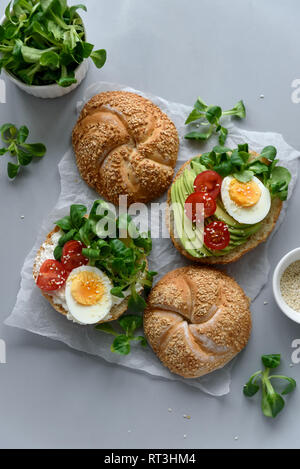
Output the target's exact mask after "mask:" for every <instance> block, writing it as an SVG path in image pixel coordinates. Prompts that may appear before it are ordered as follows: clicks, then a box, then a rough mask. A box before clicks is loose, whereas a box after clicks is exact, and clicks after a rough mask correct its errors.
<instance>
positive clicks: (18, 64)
mask: <svg viewBox="0 0 300 469" xmlns="http://www.w3.org/2000/svg"><path fill="white" fill-rule="evenodd" d="M78 9H81V10H84V11H87V8H86V6H85V5H76V6H71V7H69V6H68V5H67V1H66V0H15V1H14V2H13V4H12V2H10V3H9V4H8V5H7V7H6V10H5V16H6V19H5V22H4V24H3V25H2V26H0V55H1V59H0V71H1V69H2V67H4V68H5V70H7V71H8V72H10V73H11V74H13V75H14V76H15V77H17V78H19V79H20V80H21V81H22V82H24V83H26V84H28V85H48V84H53V83H57V84H58V85H60V86H62V87H67V86H70V85H72V84H73V83H76V82H77V80H76V78H75V69H76V68H77V67H78V66H79V65H80V64H81V63H82V62H83V61H84V60H85V59H87V58H88V57H91V58H92V60H93V61H94V63H95V65H96V67H97V68H101V67H103V65H104V64H105V61H106V51H105V50H104V49H101V50H97V51H94V50H93V49H94V46H93V45H92V44H90V43H88V42H86V41H85V32H84V26H83V22H82V20H81V18H80V16H79V15H78V13H77V10H78Z"/></svg>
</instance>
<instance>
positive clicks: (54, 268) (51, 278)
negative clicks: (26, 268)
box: [36, 259, 68, 291]
mask: <svg viewBox="0 0 300 469" xmlns="http://www.w3.org/2000/svg"><path fill="white" fill-rule="evenodd" d="M67 277H68V273H67V272H66V270H65V269H64V267H63V266H62V264H61V263H60V262H58V261H55V260H53V259H48V260H47V261H45V262H44V263H43V264H42V266H41V268H40V272H39V275H38V278H37V281H36V283H37V286H38V287H39V288H40V289H41V290H43V291H55V290H58V289H59V288H62V287H63V286H64V284H65V283H66V280H67Z"/></svg>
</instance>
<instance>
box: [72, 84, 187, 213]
mask: <svg viewBox="0 0 300 469" xmlns="http://www.w3.org/2000/svg"><path fill="white" fill-rule="evenodd" d="M72 141H73V147H74V152H75V156H76V162H77V166H78V169H79V172H80V174H81V176H82V178H83V179H84V180H85V182H86V183H87V184H88V185H89V186H91V187H92V188H93V189H95V190H96V191H97V192H98V193H99V194H100V195H101V196H103V197H105V198H106V199H107V200H108V201H110V202H112V203H114V204H115V205H118V203H119V196H120V195H127V197H128V199H127V200H128V204H129V205H130V204H132V203H134V202H143V203H147V202H149V201H150V200H153V199H155V198H157V197H159V196H160V195H162V194H163V193H164V192H165V191H166V190H167V188H168V187H169V185H170V184H171V182H172V179H173V176H174V168H175V165H176V161H177V155H178V148H179V138H178V133H177V130H176V127H175V125H174V124H173V122H172V121H171V120H170V119H169V117H168V116H167V115H166V114H165V113H163V112H162V111H161V110H160V109H159V108H158V107H157V106H156V105H155V104H154V103H152V102H151V101H149V100H148V99H145V98H143V97H142V96H139V95H137V94H135V93H130V92H126V91H108V92H105V93H100V94H98V95H96V96H94V97H93V98H92V99H91V100H90V101H89V102H88V103H87V104H86V105H85V106H84V108H83V110H82V112H81V114H80V117H79V119H78V122H77V124H76V125H75V127H74V130H73V137H72Z"/></svg>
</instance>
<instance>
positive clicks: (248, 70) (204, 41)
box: [0, 0, 300, 448]
mask: <svg viewBox="0 0 300 469" xmlns="http://www.w3.org/2000/svg"><path fill="white" fill-rule="evenodd" d="M1 3H3V2H1ZM4 3H6V2H4ZM85 3H86V4H87V6H88V8H89V11H88V13H87V14H85V16H84V18H85V23H86V26H87V30H88V39H89V41H90V42H92V43H94V44H96V45H97V47H99V48H100V47H104V48H106V49H107V51H108V61H107V64H106V66H105V67H104V68H103V70H101V71H98V70H97V69H96V68H94V67H91V69H90V72H89V74H88V77H87V79H86V81H85V82H84V83H83V84H82V86H81V87H80V88H79V89H77V90H76V91H75V92H74V93H72V94H71V95H69V96H67V97H64V98H62V99H59V100H53V101H48V100H47V101H41V100H39V99H36V98H33V97H30V96H29V95H26V94H25V93H23V92H21V91H19V90H18V89H17V88H16V87H15V86H14V85H12V84H11V83H7V103H6V104H0V122H1V124H2V123H4V122H10V121H12V122H15V123H16V124H19V125H22V124H27V125H28V126H29V127H30V129H31V135H30V137H31V139H32V141H39V140H41V141H43V142H45V143H46V145H47V147H48V154H47V156H46V157H45V158H44V159H43V160H42V161H40V162H38V163H36V164H32V165H31V166H29V167H28V169H27V171H24V173H23V175H22V177H20V178H18V179H17V180H16V181H15V182H13V183H11V182H10V181H8V179H7V177H6V174H5V173H6V163H7V160H6V158H5V161H4V160H3V161H2V162H0V170H1V173H0V180H1V182H0V200H1V204H0V220H1V222H0V223H1V237H0V240H1V249H0V268H1V277H0V278H1V281H0V298H1V301H0V305H1V306H0V317H1V324H0V338H2V339H4V340H5V341H6V343H7V364H6V365H0V415H1V419H0V447H2V448H16V447H22V448H23V447H25V448H29V447H34V448H39V447H42V448H48V447H59V448H64V447H71V448H76V447H80V448H114V447H116V448H118V447H119V448H155V447H157V448H217V447H222V448H224V447H225V448H231V447H233V448H257V447H259V448H276V447H277V448H278V447H285V448H288V447H298V448H299V446H300V445H299V440H300V438H299V432H298V428H299V424H298V416H299V412H298V409H299V406H300V393H299V391H297V392H296V393H295V394H294V395H293V396H291V398H290V399H289V402H288V405H287V407H286V409H285V411H284V413H282V415H281V416H280V417H279V418H278V420H276V421H269V420H267V419H265V418H264V417H263V416H262V415H261V412H260V408H259V404H258V402H254V401H250V400H249V401H248V400H246V398H244V397H243V395H242V392H241V391H242V385H243V384H244V382H245V381H246V380H247V378H248V377H249V376H250V374H251V373H252V372H254V371H256V370H257V369H259V367H260V362H259V359H260V355H261V354H263V353H276V352H278V353H279V352H280V353H282V355H283V359H284V367H282V370H283V371H284V372H286V374H288V375H291V376H294V377H295V378H298V380H299V383H300V365H298V366H297V365H295V366H294V367H293V368H290V367H289V364H290V362H291V353H292V348H291V342H292V340H293V339H296V338H300V326H297V325H296V324H294V323H293V322H291V321H290V320H289V319H287V318H286V317H285V316H283V315H282V314H281V312H280V311H279V310H278V308H277V306H276V305H275V302H274V299H273V296H272V290H271V281H269V284H268V286H267V287H266V288H265V289H264V290H263V292H262V293H261V295H260V297H259V298H258V299H257V300H256V301H255V302H254V303H253V305H252V311H253V320H254V327H253V334H252V338H251V340H250V343H249V345H248V347H247V349H246V350H245V351H244V352H243V353H242V354H241V355H240V356H239V359H238V360H237V362H236V364H235V367H234V370H233V376H232V378H233V381H232V390H231V393H230V394H229V395H228V396H226V397H223V398H219V399H217V398H212V397H208V396H206V395H204V394H203V393H201V392H199V391H197V390H194V389H191V388H189V387H188V386H185V385H184V384H180V383H173V382H166V381H161V380H155V379H151V378H150V377H148V376H144V375H141V374H137V373H134V372H131V371H128V370H125V369H122V368H121V367H117V366H112V365H109V364H107V363H105V362H103V361H101V360H99V359H96V358H93V357H90V356H87V355H84V354H82V353H78V352H75V351H73V350H71V349H69V348H68V347H66V346H64V345H63V344H61V343H56V342H53V341H51V340H48V339H44V338H42V337H39V336H35V335H33V334H30V333H27V332H23V331H21V330H17V329H12V328H9V327H5V326H3V325H2V322H3V320H4V319H5V318H6V317H7V316H8V315H9V313H10V311H11V310H12V308H13V306H14V303H15V299H16V295H17V292H18V289H19V281H20V269H21V267H22V264H23V261H24V258H25V256H26V255H27V253H28V251H29V250H30V249H31V247H32V245H33V242H34V240H35V237H36V234H37V231H38V229H39V225H40V222H41V220H42V219H43V218H44V217H45V216H46V215H47V213H48V212H49V211H50V210H51V208H52V207H53V206H54V204H55V202H56V200H57V197H58V194H59V191H60V184H59V176H58V168H57V163H58V162H59V160H60V159H61V157H62V155H63V154H64V152H65V151H66V149H67V147H68V145H69V139H70V133H71V129H72V127H73V125H74V123H75V120H76V114H75V104H76V102H77V101H78V100H80V99H81V97H82V94H83V90H84V88H85V87H87V86H88V85H89V84H91V83H93V82H95V81H97V80H104V81H113V82H119V83H124V84H127V85H130V86H132V87H134V88H137V89H141V90H145V91H149V92H151V93H154V94H157V95H159V96H162V97H165V98H167V99H169V100H172V101H178V102H182V103H185V104H193V102H194V100H195V98H196V96H197V95H200V96H201V97H203V98H204V99H205V100H206V101H207V102H208V103H211V104H220V105H223V106H224V108H229V107H231V105H233V104H234V103H235V102H236V101H238V100H239V99H241V98H242V99H243V100H244V101H245V103H246V106H247V110H248V117H247V120H246V121H245V122H244V123H243V124H241V125H243V126H245V127H246V128H248V129H253V130H261V131H268V130H272V131H277V132H281V133H282V134H283V135H284V137H285V139H286V141H287V142H289V143H290V144H291V145H293V146H294V147H295V148H298V149H300V134H299V112H300V104H298V105H296V104H293V103H292V101H291V93H292V88H291V83H292V81H293V80H294V79H295V78H299V77H300V68H299V63H300V60H299V13H300V5H299V1H298V0H285V1H282V0H227V1H225V0H189V1H188V2H185V1H183V0H151V2H149V1H146V0H113V1H108V0H106V1H105V0H87V1H86V2H85ZM3 11H4V6H3V5H1V7H0V13H1V14H2V13H3ZM261 94H263V95H264V96H265V98H264V99H260V95H261ZM299 197H300V184H298V188H297V189H296V191H295V193H294V196H293V199H292V200H291V202H290V204H289V208H288V214H287V218H286V221H285V223H284V225H283V226H282V227H281V228H280V231H279V232H278V233H277V234H276V236H275V238H274V239H273V242H272V246H271V250H270V259H271V262H272V269H273V268H274V267H275V265H276V263H277V262H278V261H279V259H280V258H281V257H282V255H283V254H285V253H286V252H287V251H288V250H290V249H292V248H295V247H297V246H299V234H298V233H299V226H300V225H299ZM22 215H24V216H25V218H24V219H21V216H22ZM297 228H298V230H297ZM250 275H251V272H249V276H250ZM266 301H267V302H268V305H264V302H266ZM168 408H172V409H173V411H172V412H168ZM184 414H189V415H191V417H192V418H191V420H186V419H184V418H183V415H184ZM184 435H186V438H184ZM235 437H238V439H235Z"/></svg>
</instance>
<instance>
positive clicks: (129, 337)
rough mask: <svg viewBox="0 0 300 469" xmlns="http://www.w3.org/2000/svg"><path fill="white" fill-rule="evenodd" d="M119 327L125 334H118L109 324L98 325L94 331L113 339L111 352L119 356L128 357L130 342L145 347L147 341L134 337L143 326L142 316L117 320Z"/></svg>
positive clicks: (141, 337)
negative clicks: (103, 333) (108, 335)
mask: <svg viewBox="0 0 300 469" xmlns="http://www.w3.org/2000/svg"><path fill="white" fill-rule="evenodd" d="M118 324H119V326H120V327H121V328H122V329H123V331H125V334H124V333H122V334H119V333H118V332H117V331H116V330H115V329H114V328H113V327H112V326H111V325H110V324H109V323H103V324H98V325H97V326H96V329H97V330H98V331H102V332H105V333H106V334H110V335H112V336H114V337H115V339H114V341H113V343H112V346H111V351H112V352H113V353H118V354H119V355H128V354H129V353H130V351H131V345H130V343H131V342H132V341H136V342H139V343H140V344H141V345H142V347H146V346H147V341H146V339H145V337H143V336H136V335H135V332H136V330H137V329H140V328H141V327H142V325H143V318H142V316H138V315H133V314H130V315H129V314H128V315H125V316H122V317H121V318H119V319H118Z"/></svg>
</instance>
